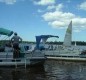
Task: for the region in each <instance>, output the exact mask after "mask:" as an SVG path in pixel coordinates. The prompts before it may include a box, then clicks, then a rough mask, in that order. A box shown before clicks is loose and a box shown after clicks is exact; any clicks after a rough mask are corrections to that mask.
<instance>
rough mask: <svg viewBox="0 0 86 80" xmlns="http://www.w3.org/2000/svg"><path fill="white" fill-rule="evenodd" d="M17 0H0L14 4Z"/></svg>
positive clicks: (0, 0)
mask: <svg viewBox="0 0 86 80" xmlns="http://www.w3.org/2000/svg"><path fill="white" fill-rule="evenodd" d="M16 1H17V0H0V2H2V3H5V4H14V3H16Z"/></svg>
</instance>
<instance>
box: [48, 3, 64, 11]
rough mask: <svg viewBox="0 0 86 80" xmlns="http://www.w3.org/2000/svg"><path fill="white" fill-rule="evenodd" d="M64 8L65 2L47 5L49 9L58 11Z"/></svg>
mask: <svg viewBox="0 0 86 80" xmlns="http://www.w3.org/2000/svg"><path fill="white" fill-rule="evenodd" d="M62 8H63V4H58V5H50V6H48V7H47V10H52V9H55V10H56V11H60V10H62Z"/></svg>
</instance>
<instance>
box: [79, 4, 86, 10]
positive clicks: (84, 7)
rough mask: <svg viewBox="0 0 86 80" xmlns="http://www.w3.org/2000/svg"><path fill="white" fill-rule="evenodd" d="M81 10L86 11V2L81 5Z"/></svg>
mask: <svg viewBox="0 0 86 80" xmlns="http://www.w3.org/2000/svg"><path fill="white" fill-rule="evenodd" d="M79 8H80V9H82V10H86V2H83V3H81V4H80V5H79Z"/></svg>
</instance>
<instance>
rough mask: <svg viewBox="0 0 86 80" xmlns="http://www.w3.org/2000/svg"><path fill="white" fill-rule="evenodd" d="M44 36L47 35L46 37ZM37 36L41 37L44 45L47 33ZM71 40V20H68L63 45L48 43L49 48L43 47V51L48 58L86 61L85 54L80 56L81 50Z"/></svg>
mask: <svg viewBox="0 0 86 80" xmlns="http://www.w3.org/2000/svg"><path fill="white" fill-rule="evenodd" d="M45 36H47V38H46V37H45ZM39 37H40V38H41V39H42V41H43V42H42V43H43V45H44V46H46V44H45V43H46V41H47V39H48V38H50V37H49V36H48V35H43V36H42V35H41V36H39ZM53 37H57V36H53ZM71 42H72V21H71V22H70V24H69V25H68V28H67V30H66V34H65V38H64V42H63V45H57V44H54V45H53V44H49V45H48V46H49V48H44V50H43V52H44V53H45V55H46V57H47V58H48V59H59V60H77V61H78V60H80V61H86V56H85V57H83V58H82V57H81V55H80V54H81V53H82V50H81V49H79V48H78V46H77V45H75V46H73V45H72V44H71ZM39 43H40V42H39ZM39 46H40V45H39Z"/></svg>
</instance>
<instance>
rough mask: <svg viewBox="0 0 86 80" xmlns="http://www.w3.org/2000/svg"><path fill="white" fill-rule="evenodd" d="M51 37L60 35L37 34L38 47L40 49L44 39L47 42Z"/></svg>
mask: <svg viewBox="0 0 86 80" xmlns="http://www.w3.org/2000/svg"><path fill="white" fill-rule="evenodd" d="M50 37H56V38H59V37H58V36H54V35H40V36H36V48H37V49H39V44H40V42H41V39H42V41H43V42H44V43H45V42H46V41H47V39H48V38H50Z"/></svg>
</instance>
